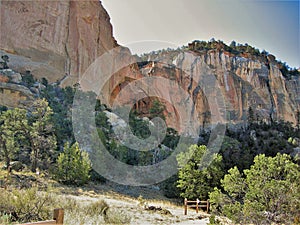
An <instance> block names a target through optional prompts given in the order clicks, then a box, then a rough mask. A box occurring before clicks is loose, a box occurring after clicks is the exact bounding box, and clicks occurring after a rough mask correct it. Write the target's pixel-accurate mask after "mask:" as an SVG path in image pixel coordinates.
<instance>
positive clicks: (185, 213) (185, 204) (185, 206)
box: [184, 198, 187, 215]
mask: <svg viewBox="0 0 300 225" xmlns="http://www.w3.org/2000/svg"><path fill="white" fill-rule="evenodd" d="M184 215H187V199H186V198H185V199H184Z"/></svg>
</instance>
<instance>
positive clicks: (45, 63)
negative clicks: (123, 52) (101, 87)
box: [0, 0, 117, 85]
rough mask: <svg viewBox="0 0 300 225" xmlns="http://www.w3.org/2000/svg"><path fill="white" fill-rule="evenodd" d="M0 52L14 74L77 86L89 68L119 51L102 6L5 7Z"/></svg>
mask: <svg viewBox="0 0 300 225" xmlns="http://www.w3.org/2000/svg"><path fill="white" fill-rule="evenodd" d="M0 5H1V24H0V28H1V33H0V50H4V51H5V52H6V53H8V54H9V56H10V58H11V61H10V64H11V65H12V68H13V69H15V70H21V71H22V70H31V71H32V74H33V75H34V76H36V77H38V78H40V77H46V78H47V79H48V80H50V81H51V82H53V81H56V80H58V79H61V78H63V77H64V76H66V75H67V76H68V79H65V83H64V85H69V84H74V83H76V82H77V80H78V78H80V77H81V76H82V74H83V73H84V72H85V71H86V69H87V68H88V66H89V65H90V64H91V63H92V62H93V61H94V60H95V59H96V58H97V57H99V56H100V55H102V54H103V53H104V52H106V51H108V50H110V49H112V48H114V47H116V46H117V44H116V41H115V39H114V38H113V36H112V26H111V24H110V18H109V16H108V14H107V12H106V11H105V9H104V8H103V7H102V5H101V3H100V2H99V1H98V0H89V1H68V0H66V1H44V0H35V1H5V0H4V1H1V4H0Z"/></svg>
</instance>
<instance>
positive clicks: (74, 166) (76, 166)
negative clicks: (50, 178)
mask: <svg viewBox="0 0 300 225" xmlns="http://www.w3.org/2000/svg"><path fill="white" fill-rule="evenodd" d="M57 166H58V168H57V172H56V175H55V178H56V179H57V180H58V181H59V182H62V183H66V184H77V185H82V184H85V183H86V182H87V181H88V180H89V179H90V175H89V173H90V170H91V162H90V160H89V156H88V154H87V153H86V152H84V151H81V150H80V149H79V145H78V143H75V144H73V145H72V146H69V143H66V144H65V146H64V151H63V152H62V153H61V154H60V155H59V157H58V159H57Z"/></svg>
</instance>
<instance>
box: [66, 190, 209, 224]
mask: <svg viewBox="0 0 300 225" xmlns="http://www.w3.org/2000/svg"><path fill="white" fill-rule="evenodd" d="M70 197H72V198H74V199H76V200H78V201H80V202H94V201H98V200H99V199H103V200H105V201H106V202H107V203H108V205H109V207H110V208H114V209H116V210H120V212H126V214H127V215H128V216H130V218H131V222H130V224H133V225H148V224H149V225H154V224H155V225H156V224H165V225H172V224H178V225H192V224H197V225H206V224H208V221H209V219H208V218H209V215H208V214H206V213H204V212H199V213H198V214H197V213H196V212H195V210H193V209H190V210H189V211H188V215H186V216H185V215H183V207H178V206H176V205H172V204H168V203H164V202H161V203H158V202H151V201H146V202H144V203H143V205H142V204H141V202H140V201H138V200H134V199H130V198H128V199H127V198H119V199H116V198H114V197H110V196H106V195H99V196H97V197H89V196H84V195H83V196H73V195H72V196H70ZM146 208H148V210H146ZM149 208H150V209H152V210H149ZM168 212H170V213H168Z"/></svg>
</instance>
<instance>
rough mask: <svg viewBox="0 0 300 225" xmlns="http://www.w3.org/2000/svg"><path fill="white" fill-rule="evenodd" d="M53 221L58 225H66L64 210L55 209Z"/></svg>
mask: <svg viewBox="0 0 300 225" xmlns="http://www.w3.org/2000/svg"><path fill="white" fill-rule="evenodd" d="M53 219H54V220H55V221H56V224H60V225H63V224H64V210H63V209H54V213H53Z"/></svg>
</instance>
